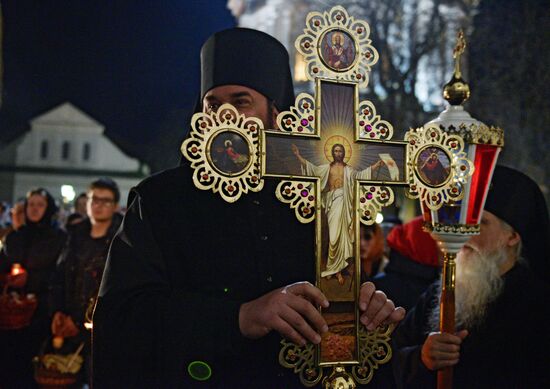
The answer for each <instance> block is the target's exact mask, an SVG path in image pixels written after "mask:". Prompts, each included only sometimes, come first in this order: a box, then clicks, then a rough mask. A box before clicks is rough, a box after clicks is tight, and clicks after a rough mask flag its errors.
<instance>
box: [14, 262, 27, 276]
mask: <svg viewBox="0 0 550 389" xmlns="http://www.w3.org/2000/svg"><path fill="white" fill-rule="evenodd" d="M24 272H25V269H23V266H21V264H20V263H14V264H13V265H11V275H12V276H16V275H18V274H21V273H24Z"/></svg>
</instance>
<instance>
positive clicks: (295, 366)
mask: <svg viewBox="0 0 550 389" xmlns="http://www.w3.org/2000/svg"><path fill="white" fill-rule="evenodd" d="M281 344H282V345H283V347H282V348H281V351H279V363H280V364H281V365H282V366H283V367H286V368H288V369H292V370H293V371H294V373H298V374H299V377H300V382H301V383H302V384H303V385H304V386H305V387H308V388H310V387H312V386H315V385H317V384H318V383H319V381H320V380H321V378H322V377H323V369H322V368H320V367H319V366H317V364H316V363H315V345H314V344H313V343H308V344H306V345H305V346H303V347H300V346H298V345H297V344H295V343H292V342H290V341H288V340H282V341H281Z"/></svg>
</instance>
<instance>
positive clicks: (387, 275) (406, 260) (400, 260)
mask: <svg viewBox="0 0 550 389" xmlns="http://www.w3.org/2000/svg"><path fill="white" fill-rule="evenodd" d="M423 225H424V220H423V218H422V216H418V217H416V218H414V219H412V220H411V221H409V222H408V223H405V224H403V225H398V226H396V227H394V228H393V229H392V230H391V231H390V232H389V234H388V236H387V238H386V242H387V244H388V246H389V248H390V256H389V262H388V264H387V265H386V267H385V268H384V272H383V273H381V274H379V275H377V276H376V278H375V279H374V283H375V284H376V287H377V288H379V289H381V290H383V291H384V292H385V293H386V294H387V295H388V297H389V298H390V299H392V301H393V302H394V303H395V304H396V305H399V306H402V307H403V308H405V309H407V310H408V309H410V308H412V307H413V306H414V305H415V304H416V301H417V300H418V298H419V297H420V295H421V294H422V293H424V292H425V291H426V289H427V288H428V287H429V286H430V285H431V284H432V283H433V282H434V281H436V280H437V279H438V277H439V273H440V262H439V256H440V251H439V249H438V248H437V243H436V242H435V241H434V240H433V239H432V237H431V236H430V234H428V233H427V232H425V231H424V230H423Z"/></svg>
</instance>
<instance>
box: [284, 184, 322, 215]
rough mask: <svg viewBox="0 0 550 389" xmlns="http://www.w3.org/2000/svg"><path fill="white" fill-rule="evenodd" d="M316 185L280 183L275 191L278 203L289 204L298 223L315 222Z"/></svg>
mask: <svg viewBox="0 0 550 389" xmlns="http://www.w3.org/2000/svg"><path fill="white" fill-rule="evenodd" d="M315 191H316V185H315V182H314V181H281V182H280V183H279V185H277V188H276V189H275V195H276V196H277V198H278V199H279V201H281V202H283V203H286V204H290V208H291V209H294V212H295V213H296V218H297V219H298V220H299V221H300V223H304V224H306V223H309V222H311V221H312V220H315V211H316V208H315V200H316V198H317V196H316V193H315Z"/></svg>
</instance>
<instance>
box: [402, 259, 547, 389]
mask: <svg viewBox="0 0 550 389" xmlns="http://www.w3.org/2000/svg"><path fill="white" fill-rule="evenodd" d="M503 278H504V288H503V291H502V293H501V295H500V296H499V297H497V299H496V300H495V301H494V302H492V303H490V304H489V305H488V307H487V313H486V318H485V320H484V322H483V324H481V325H478V326H477V327H475V328H468V332H469V334H468V336H467V337H466V338H465V339H464V341H463V342H462V345H461V347H460V360H459V362H458V364H457V365H455V367H454V369H453V379H454V383H453V388H456V389H460V388H468V389H470V388H471V389H475V388H484V389H488V388H548V387H549V385H550V375H549V370H548V360H549V357H550V351H549V350H550V337H549V333H548V329H547V326H545V324H544V323H545V319H546V318H547V317H550V312H549V311H550V310H549V309H548V304H546V303H545V302H546V301H548V297H550V295H549V291H548V286H547V285H545V284H543V283H542V282H541V281H539V280H538V279H537V278H536V277H535V276H534V275H533V273H531V271H530V270H529V269H528V268H527V267H525V266H523V265H516V266H515V267H514V268H512V270H510V271H509V272H507V273H506V274H505V275H504V277H503ZM437 290H438V288H437V285H435V284H434V285H433V286H432V287H430V289H429V290H428V291H427V292H426V293H425V294H424V295H423V296H422V298H421V299H420V300H419V302H418V304H417V305H416V307H415V308H414V309H413V310H411V311H410V312H409V313H408V314H407V316H406V318H405V320H404V321H403V322H402V323H401V325H400V326H399V327H398V328H397V330H396V331H395V332H394V336H393V349H394V354H395V356H394V360H393V367H394V372H395V376H396V380H397V382H398V387H401V388H422V389H428V388H435V387H436V373H435V372H432V371H429V370H428V369H427V368H426V367H425V366H424V364H423V363H422V361H421V359H420V353H421V349H422V344H423V343H424V341H425V339H426V338H427V336H428V333H429V332H431V331H432V330H431V329H430V328H429V326H428V317H429V315H430V312H431V311H432V309H433V306H434V305H435V304H437V298H438V296H437Z"/></svg>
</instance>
